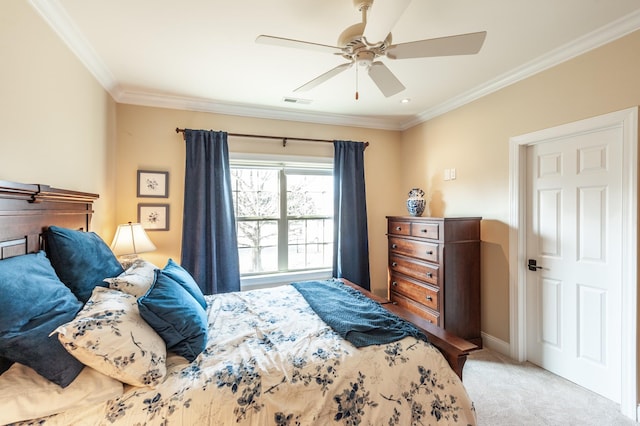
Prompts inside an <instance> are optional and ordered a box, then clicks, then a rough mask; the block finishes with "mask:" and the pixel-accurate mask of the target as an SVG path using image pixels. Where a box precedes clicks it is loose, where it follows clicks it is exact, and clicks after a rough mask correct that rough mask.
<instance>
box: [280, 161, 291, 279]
mask: <svg viewBox="0 0 640 426" xmlns="http://www.w3.org/2000/svg"><path fill="white" fill-rule="evenodd" d="M279 181H280V219H279V220H278V269H279V270H280V271H287V270H288V269H289V250H288V246H289V231H288V228H289V224H288V219H287V214H288V211H287V175H286V173H285V172H284V168H281V169H280V179H279Z"/></svg>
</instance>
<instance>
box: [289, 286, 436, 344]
mask: <svg viewBox="0 0 640 426" xmlns="http://www.w3.org/2000/svg"><path fill="white" fill-rule="evenodd" d="M291 285H292V286H294V287H295V288H296V290H298V291H299V292H300V294H302V296H303V297H304V298H305V299H306V300H307V303H309V305H310V306H311V308H312V309H313V310H314V311H315V312H316V314H318V316H319V317H320V318H322V320H323V321H324V322H326V323H327V324H328V325H329V326H330V327H331V328H332V329H333V330H334V331H335V332H336V333H338V334H339V335H340V336H341V337H342V338H343V339H346V340H348V341H349V342H351V343H352V344H353V345H354V346H356V347H358V348H359V347H362V346H369V345H381V344H386V343H391V342H395V341H396V340H400V339H402V338H404V337H407V336H413V337H415V338H418V339H421V340H424V341H427V337H426V336H425V335H424V334H423V333H422V332H420V330H418V329H417V328H416V327H415V326H414V325H413V324H411V323H410V322H408V321H405V320H403V319H402V318H399V317H398V316H397V315H395V314H392V313H391V312H389V311H387V310H386V309H384V308H383V307H382V306H381V305H380V304H379V303H378V302H375V301H373V300H371V299H369V298H368V297H367V296H365V295H364V294H362V293H360V292H359V291H358V290H356V289H353V288H351V287H349V286H346V285H344V284H343V283H341V282H340V281H337V280H327V281H303V282H297V283H292V284H291Z"/></svg>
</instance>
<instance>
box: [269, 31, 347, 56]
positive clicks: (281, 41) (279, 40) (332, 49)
mask: <svg viewBox="0 0 640 426" xmlns="http://www.w3.org/2000/svg"><path fill="white" fill-rule="evenodd" d="M256 43H261V44H271V45H274V46H282V47H294V48H297V49H306V50H317V51H320V52H328V53H337V54H342V49H340V48H339V47H337V46H329V45H326V44H319V43H311V42H308V41H301V40H293V39H290V38H283V37H274V36H268V35H259V36H258V37H256Z"/></svg>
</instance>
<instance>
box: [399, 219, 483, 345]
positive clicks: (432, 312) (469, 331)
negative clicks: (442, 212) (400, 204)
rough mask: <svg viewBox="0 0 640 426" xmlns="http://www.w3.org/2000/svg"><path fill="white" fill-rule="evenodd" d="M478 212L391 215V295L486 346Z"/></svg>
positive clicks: (460, 334) (427, 318)
mask: <svg viewBox="0 0 640 426" xmlns="http://www.w3.org/2000/svg"><path fill="white" fill-rule="evenodd" d="M480 220H481V218H479V217H465V218H437V217H412V216H387V225H388V227H387V229H388V234H387V237H388V243H389V290H388V291H389V295H388V297H389V300H390V301H391V302H393V303H394V304H396V305H398V306H401V307H403V308H405V309H407V310H408V311H411V312H413V313H415V314H416V315H419V316H420V317H422V318H424V319H426V320H427V321H429V322H431V323H433V324H435V325H437V326H439V327H442V328H444V329H445V330H447V331H449V332H452V333H454V334H456V335H458V336H460V337H462V338H464V339H466V340H468V341H470V342H472V343H474V344H476V345H478V346H479V347H482V337H481V335H480Z"/></svg>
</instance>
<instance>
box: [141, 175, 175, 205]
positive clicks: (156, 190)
mask: <svg viewBox="0 0 640 426" xmlns="http://www.w3.org/2000/svg"><path fill="white" fill-rule="evenodd" d="M168 196H169V172H151V171H148V170H138V197H156V198H167V197H168Z"/></svg>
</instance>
